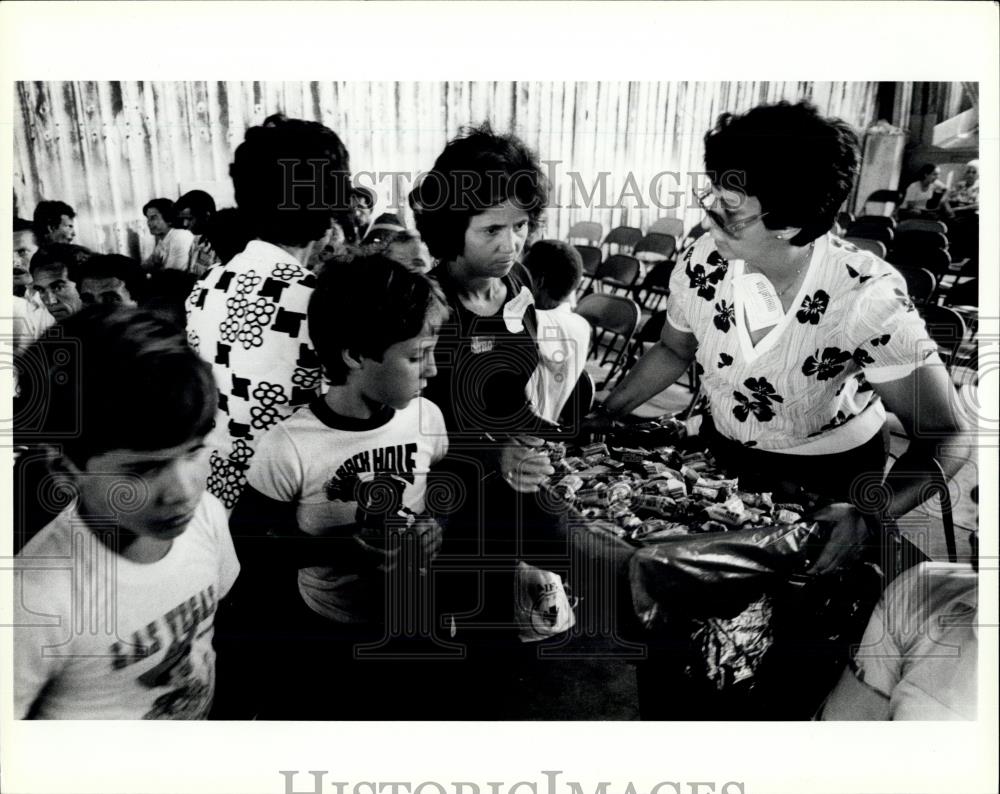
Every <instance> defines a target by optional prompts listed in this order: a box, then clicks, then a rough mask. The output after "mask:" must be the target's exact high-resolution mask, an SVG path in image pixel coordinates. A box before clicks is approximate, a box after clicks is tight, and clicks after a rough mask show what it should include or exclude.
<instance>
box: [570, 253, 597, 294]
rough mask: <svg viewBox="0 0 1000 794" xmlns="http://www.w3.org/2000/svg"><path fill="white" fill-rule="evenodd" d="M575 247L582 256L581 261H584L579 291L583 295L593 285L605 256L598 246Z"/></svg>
mask: <svg viewBox="0 0 1000 794" xmlns="http://www.w3.org/2000/svg"><path fill="white" fill-rule="evenodd" d="M573 247H574V248H575V249H576V250H577V252H578V253H579V254H580V259H582V260H583V278H582V279H581V280H580V288H579V290H578V292H579V294H580V295H583V294H584V293H586V291H587V290H589V289H590V287H591V285H592V284H593V282H594V277H595V276H596V275H597V268H598V267H600V265H601V260H602V259H604V255H603V254H602V253H601V249H600V248H598V247H597V246H596V245H574V246H573Z"/></svg>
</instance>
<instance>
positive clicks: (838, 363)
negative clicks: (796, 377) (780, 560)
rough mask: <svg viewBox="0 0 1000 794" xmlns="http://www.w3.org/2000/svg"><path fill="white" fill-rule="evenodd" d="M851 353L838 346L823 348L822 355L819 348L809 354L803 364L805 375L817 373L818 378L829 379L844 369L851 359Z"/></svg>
mask: <svg viewBox="0 0 1000 794" xmlns="http://www.w3.org/2000/svg"><path fill="white" fill-rule="evenodd" d="M851 358H852V356H851V354H850V353H848V352H846V351H844V350H841V349H840V348H837V347H828V348H825V349H824V350H823V355H822V356H820V353H819V351H818V350H817V351H816V352H815V354H813V355H811V356H809V358H807V359H806V360H805V362H804V363H803V364H802V374H803V375H815V376H816V380H829V379H830V378H832V377H833V376H834V375H836V374H837V373H839V372H841V371H843V369H844V364H845V363H846V362H848V361H850V360H851Z"/></svg>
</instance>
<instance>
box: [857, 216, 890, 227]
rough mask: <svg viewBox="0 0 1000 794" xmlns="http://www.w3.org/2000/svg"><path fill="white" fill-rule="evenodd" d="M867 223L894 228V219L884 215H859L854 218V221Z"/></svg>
mask: <svg viewBox="0 0 1000 794" xmlns="http://www.w3.org/2000/svg"><path fill="white" fill-rule="evenodd" d="M855 223H858V224H867V225H869V226H887V227H888V228H890V229H895V228H896V221H895V220H894V219H893V218H890V217H888V216H886V215H859V216H858V217H857V218H855V219H854V223H852V224H851V225H852V226H853V225H854V224H855Z"/></svg>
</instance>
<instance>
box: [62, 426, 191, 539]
mask: <svg viewBox="0 0 1000 794" xmlns="http://www.w3.org/2000/svg"><path fill="white" fill-rule="evenodd" d="M208 460H209V450H208V449H207V448H206V447H205V445H204V443H203V439H201V438H195V439H192V440H190V441H187V442H185V443H183V444H180V445H178V446H176V447H172V448H170V449H162V450H156V451H153V452H148V451H140V450H130V449H115V450H111V451H110V452H104V453H101V454H99V455H95V456H93V457H92V458H90V459H89V460H88V461H87V462H86V464H85V465H84V467H83V470H82V471H76V472H75V474H74V476H75V479H76V485H77V490H78V492H79V494H80V507H81V513H85V514H86V515H89V516H92V517H94V518H100V517H103V516H107V517H110V518H112V519H116V520H117V522H118V525H119V526H120V527H121V528H122V529H125V530H127V531H129V532H131V533H132V534H133V535H137V536H138V537H144V538H154V539H157V540H170V539H172V538H176V537H177V536H179V535H180V534H182V533H183V532H184V530H185V529H187V526H188V523H189V522H190V521H191V518H192V516H193V515H194V511H195V508H197V506H198V503H199V502H200V501H201V496H202V493H204V491H205V484H206V481H207V477H208V469H209V465H208Z"/></svg>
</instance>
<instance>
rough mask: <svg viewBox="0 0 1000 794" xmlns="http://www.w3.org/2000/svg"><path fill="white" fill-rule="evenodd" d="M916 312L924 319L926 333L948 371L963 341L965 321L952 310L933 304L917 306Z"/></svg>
mask: <svg viewBox="0 0 1000 794" xmlns="http://www.w3.org/2000/svg"><path fill="white" fill-rule="evenodd" d="M917 311H918V312H920V316H921V317H923V318H924V323H925V324H926V325H927V333H928V335H929V336H930V338H931V339H933V340H934V342H935V343H936V344H937V346H938V352H939V354H940V355H941V359H942V360H943V361H944V363H945V366H946V367H948V369H949V370H950V369H951V365H952V362H953V361H954V360H955V358H956V357H957V355H958V349H959V347H960V346H961V344H962V341H963V340H964V339H965V321H964V320H963V319H962V316H961V315H960V314H959V313H958V312H956V311H955V310H954V309H949V308H948V307H947V306H938V305H937V304H935V303H927V304H924V305H923V306H917Z"/></svg>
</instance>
